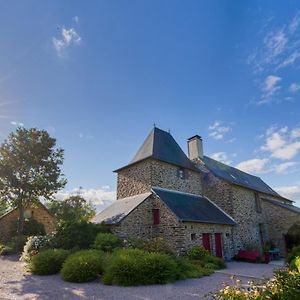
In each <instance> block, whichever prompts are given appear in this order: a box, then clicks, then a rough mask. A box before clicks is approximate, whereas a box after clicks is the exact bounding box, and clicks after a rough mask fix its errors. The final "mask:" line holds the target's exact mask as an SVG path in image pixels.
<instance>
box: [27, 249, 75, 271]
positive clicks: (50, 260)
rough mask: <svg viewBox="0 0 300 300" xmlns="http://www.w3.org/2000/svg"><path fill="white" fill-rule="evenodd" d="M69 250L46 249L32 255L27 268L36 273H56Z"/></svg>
mask: <svg viewBox="0 0 300 300" xmlns="http://www.w3.org/2000/svg"><path fill="white" fill-rule="evenodd" d="M69 254H70V252H69V251H68V250H63V249H48V250H45V251H41V252H40V253H38V254H37V255H35V256H34V257H32V259H31V261H30V263H29V266H28V269H29V271H30V272H32V273H33V274H36V275H50V274H56V273H58V272H59V271H60V269H61V267H62V264H63V263H64V261H65V260H66V258H67V257H68V255H69Z"/></svg>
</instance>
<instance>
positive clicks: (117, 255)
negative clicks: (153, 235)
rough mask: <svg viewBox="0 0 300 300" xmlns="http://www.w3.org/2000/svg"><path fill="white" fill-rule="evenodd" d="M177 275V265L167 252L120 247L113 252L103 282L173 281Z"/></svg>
mask: <svg viewBox="0 0 300 300" xmlns="http://www.w3.org/2000/svg"><path fill="white" fill-rule="evenodd" d="M178 277H179V270H178V265H177V263H176V261H175V260H174V258H172V257H171V256H169V255H167V254H163V253H154V252H152V253H149V252H146V251H143V250H140V249H121V250H117V251H116V252H114V253H113V255H112V257H111V259H110V262H109V264H108V267H107V269H106V271H105V274H104V277H103V282H104V283H105V284H117V285H124V286H129V285H142V284H155V283H167V282H173V281H175V280H176V279H177V278H178Z"/></svg>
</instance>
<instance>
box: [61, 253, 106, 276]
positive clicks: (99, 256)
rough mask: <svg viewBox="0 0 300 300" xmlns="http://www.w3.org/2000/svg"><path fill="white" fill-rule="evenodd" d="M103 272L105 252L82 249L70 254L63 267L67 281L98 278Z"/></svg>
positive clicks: (63, 273) (62, 273) (62, 274)
mask: <svg viewBox="0 0 300 300" xmlns="http://www.w3.org/2000/svg"><path fill="white" fill-rule="evenodd" d="M102 273H103V252H102V251H98V250H82V251H78V252H76V253H74V254H72V255H70V256H69V257H68V258H67V260H66V261H65V262H64V264H63V266H62V269H61V272H60V274H61V277H62V279H63V280H65V281H71V282H88V281H93V280H95V279H97V277H98V276H99V275H101V274H102Z"/></svg>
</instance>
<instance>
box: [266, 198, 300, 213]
mask: <svg viewBox="0 0 300 300" xmlns="http://www.w3.org/2000/svg"><path fill="white" fill-rule="evenodd" d="M263 200H264V201H268V202H270V203H272V204H274V205H276V206H279V207H282V208H286V209H288V210H291V211H293V212H295V213H298V214H300V207H297V206H294V205H292V204H286V203H282V202H279V201H276V200H271V199H265V198H263Z"/></svg>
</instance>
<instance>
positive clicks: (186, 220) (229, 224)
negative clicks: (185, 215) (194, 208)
mask: <svg viewBox="0 0 300 300" xmlns="http://www.w3.org/2000/svg"><path fill="white" fill-rule="evenodd" d="M179 221H181V222H194V223H205V224H218V225H228V226H235V225H237V223H236V222H232V223H223V222H212V221H199V220H189V219H179Z"/></svg>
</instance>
